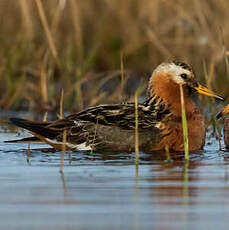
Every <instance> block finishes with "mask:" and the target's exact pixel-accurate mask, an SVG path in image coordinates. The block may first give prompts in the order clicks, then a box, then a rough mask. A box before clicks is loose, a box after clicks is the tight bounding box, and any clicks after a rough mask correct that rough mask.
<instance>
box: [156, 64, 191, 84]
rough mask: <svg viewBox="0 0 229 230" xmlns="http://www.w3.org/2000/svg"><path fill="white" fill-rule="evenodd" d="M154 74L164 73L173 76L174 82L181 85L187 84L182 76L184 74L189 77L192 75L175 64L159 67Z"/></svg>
mask: <svg viewBox="0 0 229 230" xmlns="http://www.w3.org/2000/svg"><path fill="white" fill-rule="evenodd" d="M154 72H156V73H157V72H164V73H167V74H170V75H171V78H172V80H173V81H174V82H176V83H177V84H179V85H183V84H185V81H184V80H183V78H182V77H181V76H180V75H181V74H182V73H185V74H187V75H189V74H190V71H189V70H186V69H184V68H182V67H181V66H177V65H175V64H174V63H162V64H161V65H159V66H158V67H157V68H156V69H155V71H154Z"/></svg>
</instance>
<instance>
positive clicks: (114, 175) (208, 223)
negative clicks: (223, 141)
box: [0, 133, 229, 230]
mask: <svg viewBox="0 0 229 230" xmlns="http://www.w3.org/2000/svg"><path fill="white" fill-rule="evenodd" d="M1 135H2V136H1ZM7 135H10V134H1V133H0V140H4V139H9V136H7ZM11 138H13V137H12V136H11ZM0 147H1V148H0V166H1V174H0V183H1V186H0V193H1V196H0V202H1V207H0V219H1V221H0V228H1V229H7V227H8V226H12V229H19V228H20V229H99V230H101V229H117V228H118V229H131V230H132V229H176V230H177V229H215V228H223V227H224V225H225V223H227V220H228V218H229V214H228V213H229V202H228V201H229V193H228V191H229V181H228V167H229V161H228V159H229V157H228V156H229V154H228V152H219V151H218V150H217V148H218V145H214V142H213V145H211V146H207V147H206V150H205V151H198V152H195V153H191V155H190V162H189V163H185V161H184V156H183V154H182V153H180V154H172V153H171V160H170V161H169V162H168V161H167V157H166V154H165V153H163V152H162V153H155V154H145V153H140V156H139V164H136V163H135V154H134V153H132V154H126V153H122V154H113V153H103V154H96V153H90V152H74V153H71V152H70V153H69V154H71V156H69V155H68V152H67V154H66V155H65V159H64V168H63V173H59V165H60V159H61V153H60V152H51V153H50V152H46V153H45V152H41V151H40V150H37V149H35V148H42V146H40V145H33V146H31V148H30V164H29V165H28V164H27V162H26V151H27V145H18V144H17V145H14V144H4V143H1V142H0Z"/></svg>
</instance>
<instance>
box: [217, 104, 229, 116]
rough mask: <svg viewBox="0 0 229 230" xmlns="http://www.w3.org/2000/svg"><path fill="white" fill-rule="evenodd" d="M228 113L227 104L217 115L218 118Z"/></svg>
mask: <svg viewBox="0 0 229 230" xmlns="http://www.w3.org/2000/svg"><path fill="white" fill-rule="evenodd" d="M228 113H229V105H227V106H225V107H224V108H223V110H222V111H221V112H219V113H218V114H217V115H216V118H217V119H219V118H221V117H222V116H224V115H226V114H228Z"/></svg>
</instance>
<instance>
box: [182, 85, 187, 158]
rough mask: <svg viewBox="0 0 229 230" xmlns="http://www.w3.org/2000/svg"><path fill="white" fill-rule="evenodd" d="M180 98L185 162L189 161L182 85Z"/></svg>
mask: <svg viewBox="0 0 229 230" xmlns="http://www.w3.org/2000/svg"><path fill="white" fill-rule="evenodd" d="M180 97H181V114H182V127H183V136H184V152H185V160H186V161H189V148H188V125H187V119H186V112H185V104H184V91H183V86H182V85H180Z"/></svg>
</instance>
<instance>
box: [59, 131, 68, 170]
mask: <svg viewBox="0 0 229 230" xmlns="http://www.w3.org/2000/svg"><path fill="white" fill-rule="evenodd" d="M66 141H67V131H66V130H64V132H63V139H62V143H63V144H62V151H61V158H60V169H59V172H60V173H63V167H64V155H65V151H66Z"/></svg>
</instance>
